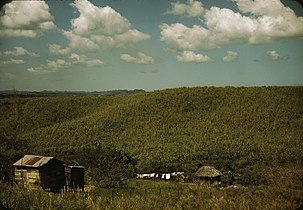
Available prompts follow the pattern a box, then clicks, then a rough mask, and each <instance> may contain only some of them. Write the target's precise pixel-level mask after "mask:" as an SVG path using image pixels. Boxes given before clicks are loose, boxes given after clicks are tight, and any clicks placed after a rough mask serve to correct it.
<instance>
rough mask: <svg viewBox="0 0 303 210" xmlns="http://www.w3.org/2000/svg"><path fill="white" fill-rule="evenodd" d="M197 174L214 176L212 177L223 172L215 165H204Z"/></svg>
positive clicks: (198, 175)
mask: <svg viewBox="0 0 303 210" xmlns="http://www.w3.org/2000/svg"><path fill="white" fill-rule="evenodd" d="M195 175H196V176H197V177H210V178H212V177H217V176H221V175H222V173H221V172H220V171H219V170H217V169H216V168H215V167H213V166H202V167H201V168H199V169H198V171H197V172H196V174H195Z"/></svg>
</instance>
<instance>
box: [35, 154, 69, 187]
mask: <svg viewBox="0 0 303 210" xmlns="http://www.w3.org/2000/svg"><path fill="white" fill-rule="evenodd" d="M40 175H41V186H42V188H43V189H50V190H51V191H53V190H60V189H62V188H64V186H65V180H66V177H65V170H64V165H63V162H61V161H59V160H56V159H52V160H50V161H49V162H48V163H47V164H45V165H44V166H42V167H41V168H40Z"/></svg>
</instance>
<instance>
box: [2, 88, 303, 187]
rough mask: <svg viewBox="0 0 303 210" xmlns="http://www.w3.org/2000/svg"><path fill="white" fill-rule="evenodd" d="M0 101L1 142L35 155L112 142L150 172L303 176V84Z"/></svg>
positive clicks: (255, 177) (257, 177) (253, 178)
mask: <svg viewBox="0 0 303 210" xmlns="http://www.w3.org/2000/svg"><path fill="white" fill-rule="evenodd" d="M0 104H1V106H0V107H1V108H0V119H1V125H0V129H1V130H0V131H1V138H8V137H9V138H14V137H16V138H17V139H18V141H19V142H23V143H24V144H25V145H26V148H27V151H28V153H40V154H41V153H42V154H50V155H55V156H59V157H60V156H62V157H64V154H65V152H66V151H71V150H73V151H77V150H78V149H79V148H81V147H82V146H83V145H105V146H111V147H114V148H116V149H118V150H122V151H124V152H127V153H129V154H130V155H131V156H132V157H134V158H136V159H137V160H138V164H137V169H138V171H142V172H150V171H155V170H157V171H170V170H184V171H194V170H195V169H196V167H197V166H198V165H200V164H212V165H215V166H216V167H218V168H219V169H221V170H223V171H224V172H232V173H234V176H235V177H236V176H238V179H240V180H241V179H242V181H243V182H251V183H259V182H261V181H262V180H266V181H267V182H269V181H270V176H269V174H268V172H267V170H268V168H267V167H275V169H277V170H281V173H284V172H285V173H286V171H287V170H288V169H290V170H291V171H292V174H291V175H290V176H291V177H292V176H294V177H297V178H296V179H298V176H299V179H300V178H301V177H300V173H301V172H302V159H303V153H302V148H303V141H302V138H303V87H254V88H253V87H251V88H244V87H241V88H232V87H226V88H214V87H201V88H180V89H169V90H163V91H155V92H150V93H140V94H137V95H129V96H83V97H82V96H81V97H71V96H70V97H41V98H27V99H23V98H13V99H1V100H0ZM292 167H294V168H295V170H292ZM287 173H288V172H287ZM281 176H283V174H282V175H281ZM239 177H240V178H239ZM263 178H264V179H263ZM260 180H261V181H260ZM292 181H293V182H295V183H296V182H297V181H298V182H299V181H300V180H297V181H295V180H292Z"/></svg>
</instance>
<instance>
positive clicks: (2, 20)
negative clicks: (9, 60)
mask: <svg viewBox="0 0 303 210" xmlns="http://www.w3.org/2000/svg"><path fill="white" fill-rule="evenodd" d="M3 9H4V11H5V13H4V15H3V16H1V17H0V29H1V30H0V37H27V38H34V37H37V36H38V35H41V34H43V33H44V32H46V31H48V30H51V29H54V28H56V26H55V24H54V23H53V17H52V16H51V14H50V12H49V7H48V5H47V3H46V2H45V1H12V2H10V3H8V4H6V5H4V7H3Z"/></svg>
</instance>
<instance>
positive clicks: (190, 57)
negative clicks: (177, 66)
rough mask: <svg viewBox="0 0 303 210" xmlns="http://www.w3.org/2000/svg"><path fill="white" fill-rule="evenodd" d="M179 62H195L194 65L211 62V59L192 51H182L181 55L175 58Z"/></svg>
mask: <svg viewBox="0 0 303 210" xmlns="http://www.w3.org/2000/svg"><path fill="white" fill-rule="evenodd" d="M177 60H178V61H179V62H195V63H206V62H211V61H212V59H211V58H210V57H208V56H207V55H202V54H195V53H194V52H192V51H184V52H183V53H182V54H181V55H178V56H177Z"/></svg>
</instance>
